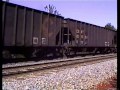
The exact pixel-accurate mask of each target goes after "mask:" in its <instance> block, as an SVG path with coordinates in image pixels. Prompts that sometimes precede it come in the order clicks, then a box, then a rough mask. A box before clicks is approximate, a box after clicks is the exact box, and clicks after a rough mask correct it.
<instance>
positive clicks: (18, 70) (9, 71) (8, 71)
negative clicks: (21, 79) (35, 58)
mask: <svg viewBox="0 0 120 90" xmlns="http://www.w3.org/2000/svg"><path fill="white" fill-rule="evenodd" d="M115 57H117V55H116V54H107V55H98V56H91V57H84V58H71V59H62V60H58V61H49V62H45V63H39V64H31V65H23V66H15V67H6V68H3V70H2V75H3V77H8V76H13V75H18V74H24V73H30V72H34V71H40V70H46V69H52V68H57V67H62V66H67V65H74V64H79V63H87V62H94V61H99V60H105V59H109V58H115Z"/></svg>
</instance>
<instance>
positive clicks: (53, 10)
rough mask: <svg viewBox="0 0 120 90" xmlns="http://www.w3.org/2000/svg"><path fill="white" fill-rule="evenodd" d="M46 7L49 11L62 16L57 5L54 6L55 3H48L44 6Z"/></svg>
mask: <svg viewBox="0 0 120 90" xmlns="http://www.w3.org/2000/svg"><path fill="white" fill-rule="evenodd" d="M44 9H45V10H46V11H47V12H48V13H51V14H55V15H60V16H61V14H60V13H59V12H58V11H57V10H56V7H55V6H53V5H50V4H49V5H46V6H45V7H44Z"/></svg>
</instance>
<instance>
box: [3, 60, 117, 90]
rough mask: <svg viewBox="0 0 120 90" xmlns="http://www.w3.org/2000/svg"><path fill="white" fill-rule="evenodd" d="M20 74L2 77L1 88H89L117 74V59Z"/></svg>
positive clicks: (68, 89) (6, 89) (16, 89)
mask: <svg viewBox="0 0 120 90" xmlns="http://www.w3.org/2000/svg"><path fill="white" fill-rule="evenodd" d="M37 73H38V74H36V75H34V74H33V75H32V76H31V77H24V76H21V77H22V78H23V79H17V78H7V79H4V78H3V83H2V88H3V90H90V88H92V87H94V86H95V85H97V84H98V83H100V82H102V81H104V80H105V79H107V78H111V77H113V76H115V75H116V74H117V59H112V60H107V61H104V62H99V63H94V64H89V65H85V66H81V65H79V66H77V67H68V68H64V69H59V70H51V71H50V70H48V72H47V73H44V74H41V71H39V72H37Z"/></svg>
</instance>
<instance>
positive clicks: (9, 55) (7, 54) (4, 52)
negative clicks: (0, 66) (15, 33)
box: [2, 50, 12, 59]
mask: <svg viewBox="0 0 120 90" xmlns="http://www.w3.org/2000/svg"><path fill="white" fill-rule="evenodd" d="M2 56H3V58H4V59H10V58H12V56H11V53H10V52H9V51H8V50H5V51H3V52H2Z"/></svg>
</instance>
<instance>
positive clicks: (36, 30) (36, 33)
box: [32, 11, 42, 46]
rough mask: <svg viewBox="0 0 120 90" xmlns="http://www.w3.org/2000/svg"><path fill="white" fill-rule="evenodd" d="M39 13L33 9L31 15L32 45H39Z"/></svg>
mask: <svg viewBox="0 0 120 90" xmlns="http://www.w3.org/2000/svg"><path fill="white" fill-rule="evenodd" d="M41 15H42V14H41V13H40V12H37V11H34V16H33V37H32V39H33V46H39V45H41V27H42V25H41Z"/></svg>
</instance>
